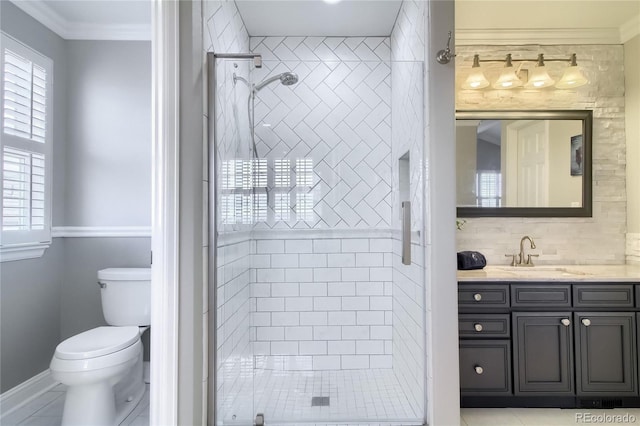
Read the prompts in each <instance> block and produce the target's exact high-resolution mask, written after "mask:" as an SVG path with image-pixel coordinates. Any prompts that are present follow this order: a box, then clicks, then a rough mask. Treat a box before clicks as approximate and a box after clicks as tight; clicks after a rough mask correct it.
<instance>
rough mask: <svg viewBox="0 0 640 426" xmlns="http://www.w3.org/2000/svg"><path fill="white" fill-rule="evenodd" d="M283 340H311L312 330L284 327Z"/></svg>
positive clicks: (308, 328) (309, 328)
mask: <svg viewBox="0 0 640 426" xmlns="http://www.w3.org/2000/svg"><path fill="white" fill-rule="evenodd" d="M284 339H285V340H312V339H313V329H312V328H311V327H285V328H284Z"/></svg>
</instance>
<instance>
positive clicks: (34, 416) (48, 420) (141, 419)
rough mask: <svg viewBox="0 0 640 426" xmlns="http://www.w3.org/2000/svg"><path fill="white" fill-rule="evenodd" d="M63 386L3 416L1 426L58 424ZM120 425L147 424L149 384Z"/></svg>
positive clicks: (62, 403)
mask: <svg viewBox="0 0 640 426" xmlns="http://www.w3.org/2000/svg"><path fill="white" fill-rule="evenodd" d="M65 391H66V389H65V386H64V385H58V386H56V387H55V388H53V389H51V390H50V391H48V392H45V393H44V394H42V395H40V396H39V397H38V398H36V399H35V400H33V401H31V402H29V403H28V404H26V405H25V406H23V407H20V408H19V409H17V410H16V411H14V412H13V413H11V414H9V415H8V416H6V417H3V418H2V420H1V421H0V424H2V426H18V425H20V426H22V425H30V426H60V423H61V422H62V408H63V407H64V395H65ZM120 426H149V385H148V384H147V385H146V390H145V392H144V396H143V397H142V399H141V400H140V402H139V403H138V405H137V406H136V408H134V409H133V411H132V412H131V413H130V414H129V415H128V416H127V418H126V419H124V421H123V422H122V423H120Z"/></svg>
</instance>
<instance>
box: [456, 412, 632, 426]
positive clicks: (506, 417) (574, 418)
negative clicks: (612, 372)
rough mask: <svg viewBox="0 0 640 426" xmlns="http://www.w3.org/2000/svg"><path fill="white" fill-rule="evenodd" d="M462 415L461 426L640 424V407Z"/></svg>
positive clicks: (471, 413)
mask: <svg viewBox="0 0 640 426" xmlns="http://www.w3.org/2000/svg"><path fill="white" fill-rule="evenodd" d="M460 414H461V420H460V425H461V426H485V425H491V426H569V425H571V426H579V425H581V424H604V425H607V426H610V425H640V408H616V409H615V410H589V409H560V408H463V409H462V410H460ZM625 415H626V417H625ZM598 416H602V417H598Z"/></svg>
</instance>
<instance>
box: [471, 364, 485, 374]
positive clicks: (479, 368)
mask: <svg viewBox="0 0 640 426" xmlns="http://www.w3.org/2000/svg"><path fill="white" fill-rule="evenodd" d="M473 369H474V370H476V374H482V373H484V368H482V367H480V366H479V365H476V366H475V367H473Z"/></svg>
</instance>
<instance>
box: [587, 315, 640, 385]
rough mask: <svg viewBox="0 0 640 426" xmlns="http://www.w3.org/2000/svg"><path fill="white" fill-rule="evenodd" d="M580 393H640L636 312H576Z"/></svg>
mask: <svg viewBox="0 0 640 426" xmlns="http://www.w3.org/2000/svg"><path fill="white" fill-rule="evenodd" d="M574 327H575V338H576V382H577V393H578V395H607V394H612V395H613V394H615V395H618V396H623V395H637V394H638V377H637V376H638V371H637V370H638V358H637V353H638V348H637V344H636V314H635V313H632V312H618V313H614V312H576V313H575V314H574Z"/></svg>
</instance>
